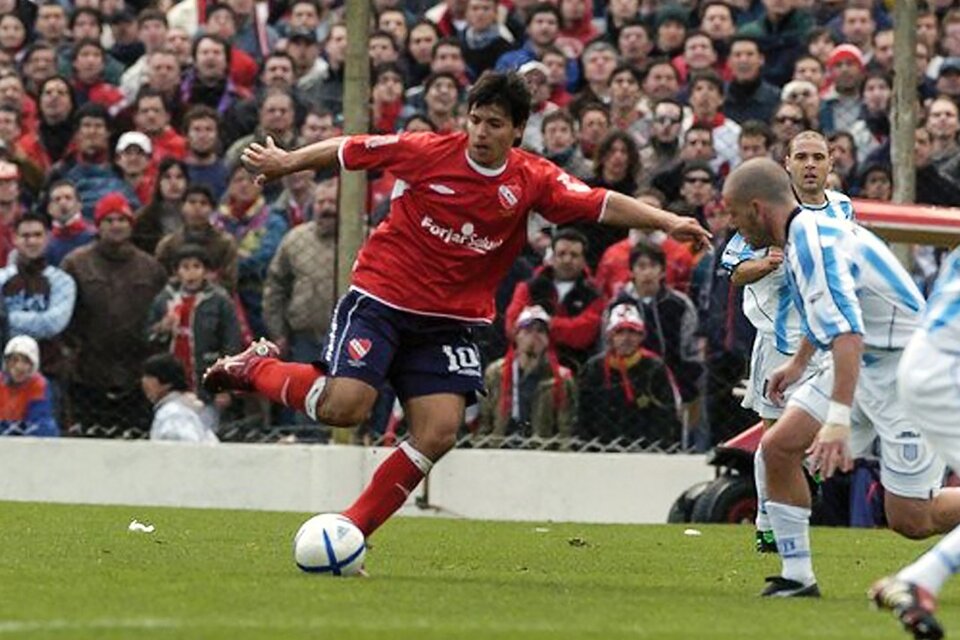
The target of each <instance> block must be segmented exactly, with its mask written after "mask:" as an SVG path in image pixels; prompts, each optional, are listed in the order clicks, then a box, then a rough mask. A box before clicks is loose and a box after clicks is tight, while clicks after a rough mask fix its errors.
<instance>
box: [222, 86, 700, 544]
mask: <svg viewBox="0 0 960 640" xmlns="http://www.w3.org/2000/svg"><path fill="white" fill-rule="evenodd" d="M529 113H530V95H529V94H528V93H527V89H526V87H525V85H524V83H523V80H521V79H520V78H519V77H518V76H516V75H515V74H512V73H511V74H497V73H488V74H485V75H484V76H482V77H481V78H480V79H479V80H478V81H477V83H476V84H475V85H474V87H473V89H472V90H471V91H470V94H469V97H468V124H467V133H460V134H452V135H445V136H438V135H435V134H432V133H413V134H397V135H374V136H370V135H356V136H346V137H337V138H332V139H329V140H324V141H321V142H317V143H314V144H311V145H308V146H306V147H302V148H300V149H297V150H295V151H291V152H287V151H283V150H281V149H279V148H278V147H276V146H275V145H274V143H273V141H272V140H271V139H269V138H268V139H267V141H266V145H260V144H252V145H250V146H249V147H248V148H247V149H246V150H244V152H243V156H242V159H243V162H244V163H246V165H247V166H248V167H249V168H250V169H251V170H252V171H254V172H256V173H257V174H258V175H257V179H258V181H260V182H261V183H262V182H265V181H269V180H275V179H277V178H280V177H282V176H284V175H287V174H290V173H294V172H297V171H301V170H304V169H323V168H329V167H331V166H334V164H335V163H337V162H339V165H340V166H341V167H343V168H344V169H351V170H363V169H383V170H389V171H390V172H391V173H392V174H393V175H395V176H397V178H398V179H397V182H396V186H395V187H394V191H393V194H392V196H391V201H390V215H389V216H388V217H387V219H386V220H385V221H384V222H383V223H382V224H380V225H379V226H378V227H377V228H376V230H375V231H374V232H373V234H372V235H371V236H370V237H369V238H368V239H367V242H366V244H365V245H364V247H363V248H362V250H361V251H360V254H359V256H358V257H357V261H356V264H355V265H354V270H353V279H352V283H351V287H350V290H349V292H348V293H347V294H346V295H344V296H343V298H341V299H340V301H339V303H338V304H337V308H336V309H335V310H334V317H333V321H332V323H331V327H330V333H329V335H328V336H327V340H326V345H325V348H324V353H323V361H322V362H320V363H317V364H316V365H313V364H298V363H288V362H281V361H280V360H278V359H277V355H278V353H279V352H278V350H277V348H276V347H275V346H274V345H272V344H270V343H269V342H266V341H260V342H257V343H254V344H253V345H251V346H250V347H249V348H248V349H247V350H246V351H244V352H243V353H240V354H238V355H235V356H230V357H227V358H223V359H221V360H220V361H218V362H217V363H216V364H215V365H214V366H213V367H211V368H210V370H209V371H208V372H207V374H206V376H205V377H204V385H205V387H206V388H207V389H209V390H211V391H213V392H220V391H224V390H227V389H232V390H238V391H256V392H257V393H260V394H262V395H264V396H266V397H267V398H269V399H271V400H273V401H274V402H279V403H282V404H284V405H286V406H288V407H292V408H294V409H296V410H299V411H304V412H306V414H307V415H308V416H310V417H311V418H313V419H314V420H317V421H319V422H321V423H324V424H328V425H332V426H337V427H352V426H354V425H357V424H359V423H361V422H362V421H363V420H364V419H366V417H367V416H368V414H369V413H370V411H371V408H372V407H373V404H374V401H375V400H376V398H377V393H378V389H379V388H380V387H381V386H382V384H383V383H384V382H385V381H389V382H390V383H391V385H392V386H393V389H394V390H395V391H396V392H397V395H398V397H399V398H400V401H401V402H402V404H403V408H404V412H405V415H406V418H407V422H408V424H409V429H410V438H409V440H407V441H406V442H404V443H402V444H401V445H400V447H399V448H398V449H397V450H396V451H394V452H393V454H391V455H390V456H389V457H388V458H387V459H386V460H385V461H384V462H383V463H382V464H381V465H380V467H379V468H378V469H377V471H376V473H375V474H374V476H373V479H372V480H371V482H370V484H369V485H368V487H367V488H366V490H365V491H364V492H363V493H362V494H361V496H360V497H359V498H358V499H357V501H356V502H355V503H354V504H353V505H352V506H350V507H349V508H348V509H347V510H346V511H345V512H344V515H345V516H346V517H348V518H349V519H350V520H351V521H353V522H354V523H355V524H356V525H357V526H358V527H359V528H360V530H361V531H362V532H363V534H364V535H365V536H369V535H370V534H371V533H372V532H373V531H375V530H376V529H377V527H379V526H380V525H381V524H382V523H383V522H384V521H385V520H386V519H387V518H389V517H390V515H392V514H393V513H394V512H395V511H396V510H397V509H399V508H400V506H401V505H402V504H403V503H404V502H405V501H406V499H407V496H408V495H409V494H410V492H412V491H413V490H414V489H415V488H416V486H417V485H418V484H419V483H420V481H421V480H422V479H423V477H424V476H425V475H426V474H427V473H428V472H429V471H430V468H431V467H432V466H433V464H434V463H435V462H436V461H437V460H439V459H440V458H441V457H442V456H443V455H444V454H445V453H446V452H447V451H449V450H450V449H451V448H452V447H453V446H454V443H455V441H456V436H457V431H458V430H459V428H460V425H461V424H462V423H463V416H464V409H465V407H466V404H467V401H468V400H472V399H473V398H474V397H475V395H476V394H477V393H480V392H482V391H483V370H482V368H481V364H480V355H479V352H478V350H477V347H476V345H475V344H474V342H473V339H472V336H471V326H472V325H477V324H481V323H489V322H490V321H491V320H492V319H493V316H494V313H495V312H494V304H493V293H494V290H495V289H496V287H497V285H498V283H499V282H500V281H501V279H502V278H503V277H504V276H505V275H506V273H507V271H508V270H509V269H510V266H511V265H512V264H513V262H514V260H515V259H516V258H517V256H518V254H519V253H520V251H521V249H522V248H523V246H524V244H525V243H526V238H527V235H526V233H527V232H526V229H527V214H528V213H529V212H530V211H534V210H535V211H538V212H539V213H540V214H542V215H544V216H545V217H546V218H548V219H549V220H551V221H553V222H555V223H557V224H566V223H571V222H575V221H584V220H586V221H595V222H602V223H604V224H611V225H618V226H628V227H647V228H660V229H663V230H665V231H667V232H669V233H671V234H673V235H674V236H677V237H680V238H684V239H694V240H696V241H699V240H705V239H707V238H708V237H709V234H708V232H707V231H705V230H704V229H703V228H702V227H700V225H699V224H698V223H697V222H696V221H695V220H693V219H692V218H683V217H680V216H676V215H674V214H672V213H669V212H667V211H663V210H661V209H657V208H655V207H652V206H650V205H648V204H645V203H642V202H640V201H637V200H634V199H633V198H630V197H627V196H624V195H621V194H618V193H614V192H611V191H606V190H605V189H591V188H589V187H587V186H586V185H584V184H583V183H582V182H580V181H579V180H578V179H577V178H574V177H573V176H570V175H569V174H567V173H565V172H563V171H562V170H561V169H559V168H558V167H557V166H556V165H554V164H552V163H551V162H550V161H548V160H546V159H544V158H541V157H539V156H536V155H533V154H530V153H527V152H525V151H522V150H520V149H517V148H514V146H513V145H514V143H515V141H517V140H519V139H520V137H521V135H522V134H523V129H524V125H525V123H526V120H527V117H528V115H529Z"/></svg>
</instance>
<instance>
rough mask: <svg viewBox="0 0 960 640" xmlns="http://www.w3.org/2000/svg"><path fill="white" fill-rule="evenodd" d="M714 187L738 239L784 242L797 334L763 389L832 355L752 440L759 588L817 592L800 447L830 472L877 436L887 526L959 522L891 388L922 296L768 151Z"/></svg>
mask: <svg viewBox="0 0 960 640" xmlns="http://www.w3.org/2000/svg"><path fill="white" fill-rule="evenodd" d="M723 198H724V203H725V205H726V208H727V211H728V212H729V213H730V215H731V220H732V223H733V225H734V226H735V227H737V228H738V229H739V231H740V232H741V233H742V234H743V236H744V238H745V239H746V240H747V242H749V243H750V244H751V245H753V246H755V247H767V246H771V245H773V246H783V247H784V265H785V272H786V277H787V282H788V283H789V286H790V294H791V298H792V299H793V301H794V304H795V305H796V306H797V308H798V309H799V311H800V318H801V325H802V326H803V329H804V333H805V337H804V338H803V340H801V343H800V347H799V348H798V350H797V353H796V354H795V355H794V356H793V357H792V358H791V359H790V360H789V361H788V362H787V363H786V364H785V365H784V366H783V367H780V368H779V369H777V370H776V371H775V372H773V374H771V376H770V381H769V384H768V396H769V397H770V398H771V399H773V400H774V401H775V402H781V401H782V398H783V392H784V391H785V389H786V388H787V387H788V386H789V385H791V384H792V383H794V382H795V381H797V380H798V379H799V378H800V377H801V376H802V375H803V372H804V371H805V369H806V367H807V364H808V362H809V360H810V358H811V357H812V356H813V355H814V352H815V351H816V350H817V349H820V350H823V351H827V350H829V351H830V352H831V354H832V356H833V361H832V366H827V367H824V368H823V369H821V370H820V371H819V372H818V373H817V375H816V376H814V377H813V378H811V379H809V380H808V381H807V382H805V383H804V384H803V385H802V386H801V387H800V388H799V389H797V390H796V391H795V392H794V394H793V396H792V397H791V398H790V401H789V403H788V404H787V407H786V410H785V411H784V412H783V415H782V416H781V417H780V419H779V420H777V422H776V424H774V426H773V427H772V428H771V429H770V430H769V431H767V432H766V433H765V434H764V436H763V441H762V446H763V456H764V461H765V464H766V472H767V473H766V481H767V496H768V499H767V514H768V515H769V517H770V522H771V525H772V526H773V530H774V534H775V536H776V539H777V550H778V551H779V553H780V558H781V560H782V563H783V567H782V571H781V575H779V576H774V577H772V578H768V582H769V584H768V585H767V587H766V588H765V589H764V590H763V592H762V595H764V596H775V597H791V596H819V595H820V591H819V588H818V586H817V582H816V577H815V576H814V573H813V564H812V562H811V556H810V533H809V529H810V491H809V488H808V487H807V483H806V480H805V478H804V476H803V473H802V471H801V463H802V462H803V459H804V457H805V455H806V452H807V450H808V449H809V450H810V456H811V459H812V460H813V463H814V468H816V469H819V470H820V471H821V472H822V473H823V475H824V476H825V477H827V478H829V477H831V476H832V475H833V474H834V472H836V471H837V470H838V469H843V470H849V469H850V468H851V467H852V462H853V455H852V454H851V451H853V452H854V453H858V454H859V453H863V452H866V451H867V450H869V447H870V443H871V442H872V441H873V439H874V438H875V436H879V441H880V458H881V475H880V480H881V483H882V484H883V486H884V488H885V489H886V492H885V509H886V513H887V519H888V523H889V525H890V528H891V529H893V530H895V531H897V532H899V533H901V534H903V535H905V536H907V537H910V538H924V537H927V536H930V535H933V534H936V533H942V532H944V531H948V530H950V529H952V528H953V527H954V526H955V525H956V524H957V523H958V522H960V492H958V491H957V490H955V489H944V490H942V491H939V492H938V489H940V484H941V479H942V476H943V471H944V464H943V462H942V461H941V460H940V459H939V458H938V457H937V456H935V455H934V454H933V452H932V451H931V450H930V448H929V446H928V444H927V443H926V441H925V440H923V439H922V438H921V436H920V434H919V432H918V430H917V428H916V427H915V426H914V425H913V423H912V421H911V420H910V419H909V418H908V417H907V414H906V412H905V410H904V408H903V406H902V405H901V404H900V402H899V401H898V397H897V393H896V392H895V391H894V390H895V389H896V373H897V364H898V363H899V361H900V355H901V353H902V349H903V348H904V347H905V346H906V344H907V340H908V339H909V337H910V335H911V334H912V333H913V331H914V330H915V329H916V328H917V326H918V324H919V320H920V312H921V311H922V309H923V307H924V300H923V297H922V296H921V294H920V291H919V290H918V289H917V287H916V285H914V284H913V281H912V280H911V279H910V276H909V274H907V272H906V271H905V270H904V269H903V267H902V266H900V263H899V262H897V259H896V258H895V257H894V256H893V254H892V253H891V252H890V250H889V249H888V248H887V247H886V245H885V244H884V243H883V242H882V241H881V240H880V239H879V238H877V237H876V236H874V235H873V234H872V233H870V232H869V231H867V230H866V229H864V228H862V227H859V226H857V225H856V224H854V223H852V222H850V221H847V220H836V219H833V218H827V217H825V216H819V215H816V214H814V213H813V212H811V211H805V210H803V209H802V208H801V207H799V206H798V205H797V201H796V198H795V196H794V194H793V192H792V189H791V185H790V179H789V177H788V175H787V174H786V172H785V171H784V170H783V168H782V167H780V166H779V165H777V164H776V163H774V162H773V161H771V160H767V159H755V160H750V161H749V162H746V163H744V164H743V165H742V166H740V167H739V168H738V169H737V170H735V171H734V172H733V173H731V174H730V176H729V177H728V178H727V182H726V184H725V185H724V190H723ZM855 390H856V404H854V391H855ZM854 413H856V418H857V419H856V420H853V421H852V420H851V415H852V414H854ZM851 425H852V427H853V428H851ZM851 435H852V436H853V438H854V442H853V446H851Z"/></svg>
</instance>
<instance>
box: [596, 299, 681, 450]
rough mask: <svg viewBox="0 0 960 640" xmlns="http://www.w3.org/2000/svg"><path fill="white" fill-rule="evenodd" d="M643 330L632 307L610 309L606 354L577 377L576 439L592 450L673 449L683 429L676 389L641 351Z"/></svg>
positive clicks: (626, 304) (664, 371) (646, 352)
mask: <svg viewBox="0 0 960 640" xmlns="http://www.w3.org/2000/svg"><path fill="white" fill-rule="evenodd" d="M647 331H648V329H647V327H646V324H645V323H644V320H643V315H642V314H641V312H640V310H639V309H638V308H637V306H636V305H634V304H633V303H631V302H622V303H619V304H617V305H615V306H613V307H612V308H611V309H610V313H609V314H608V318H607V321H606V324H605V326H604V333H605V337H606V344H607V349H606V350H605V351H604V352H603V353H600V354H598V355H596V356H594V357H593V358H591V359H590V360H589V361H587V364H586V365H584V368H583V371H582V372H581V374H580V380H579V382H580V384H579V388H580V393H579V401H578V402H577V405H578V407H579V416H578V420H577V435H578V436H579V437H580V438H581V439H582V440H586V441H588V442H594V443H595V444H596V445H601V446H602V445H609V444H620V445H622V446H626V445H628V444H632V443H635V442H637V441H640V442H639V444H640V445H641V446H645V447H649V446H657V447H660V448H661V449H665V450H667V449H674V448H676V447H677V446H678V445H680V444H681V442H680V441H681V437H682V429H681V424H680V418H679V413H678V412H679V406H678V405H679V403H678V397H677V392H676V388H675V387H674V384H673V382H672V380H671V375H670V372H669V370H668V369H667V367H666V366H665V365H664V363H663V361H662V360H661V359H660V357H659V356H657V355H656V354H655V353H653V352H651V351H649V350H648V349H645V348H644V347H643V342H644V338H645V336H646V335H647Z"/></svg>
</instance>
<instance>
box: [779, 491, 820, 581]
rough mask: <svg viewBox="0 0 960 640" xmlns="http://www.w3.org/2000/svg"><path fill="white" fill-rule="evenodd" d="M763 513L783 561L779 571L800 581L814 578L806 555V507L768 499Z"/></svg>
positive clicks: (785, 576)
mask: <svg viewBox="0 0 960 640" xmlns="http://www.w3.org/2000/svg"><path fill="white" fill-rule="evenodd" d="M767 515H768V516H769V517H770V524H771V525H772V526H773V535H774V536H776V538H777V551H778V552H779V553H780V559H781V560H782V561H783V570H782V571H781V572H780V575H781V576H782V577H784V578H787V579H788V580H796V581H797V582H801V583H803V584H804V585H810V584H813V583H814V582H816V581H817V579H816V577H815V576H814V575H813V560H812V559H811V557H810V509H804V508H803V507H795V506H793V505H792V504H783V503H781V502H773V501H772V500H768V501H767Z"/></svg>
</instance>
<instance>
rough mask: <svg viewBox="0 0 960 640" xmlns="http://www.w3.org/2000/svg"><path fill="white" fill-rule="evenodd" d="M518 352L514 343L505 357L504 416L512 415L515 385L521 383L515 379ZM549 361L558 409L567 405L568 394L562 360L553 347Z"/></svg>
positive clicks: (502, 384) (548, 352)
mask: <svg viewBox="0 0 960 640" xmlns="http://www.w3.org/2000/svg"><path fill="white" fill-rule="evenodd" d="M516 355H517V354H516V352H515V351H514V348H513V345H510V348H509V349H507V355H506V356H504V358H503V379H502V380H501V382H500V413H501V415H503V416H505V417H506V416H510V415H511V409H512V408H513V385H514V384H519V382H520V381H519V380H517V381H514V379H513V363H514V361H515V359H516ZM546 355H547V362H548V363H549V364H550V371H552V372H553V405H554V406H555V407H556V408H557V409H562V408H564V407H566V406H567V394H566V392H565V391H564V389H563V377H562V376H561V375H560V362H559V361H558V360H557V354H556V353H554V351H553V349H547V353H546Z"/></svg>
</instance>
